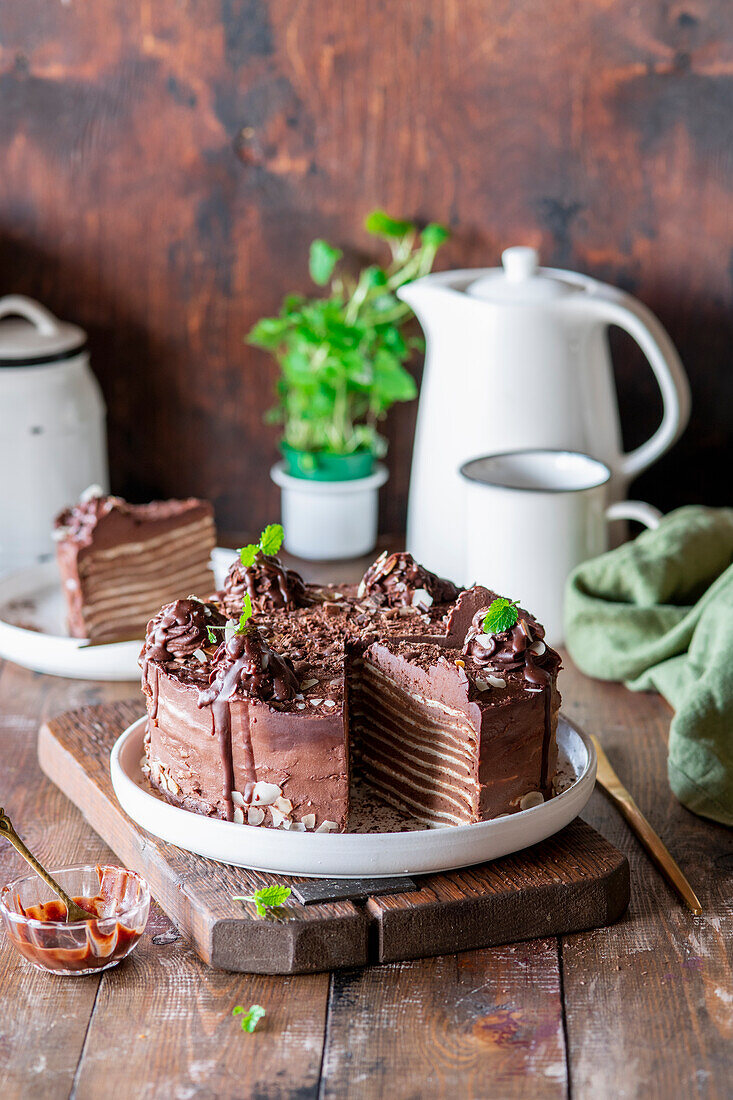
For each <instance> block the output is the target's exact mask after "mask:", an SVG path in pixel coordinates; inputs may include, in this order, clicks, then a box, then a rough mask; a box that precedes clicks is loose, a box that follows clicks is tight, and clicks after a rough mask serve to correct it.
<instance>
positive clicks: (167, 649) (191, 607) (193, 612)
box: [143, 596, 226, 661]
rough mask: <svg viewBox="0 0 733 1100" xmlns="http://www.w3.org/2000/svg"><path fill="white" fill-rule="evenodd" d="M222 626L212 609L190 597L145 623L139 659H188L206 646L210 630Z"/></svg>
mask: <svg viewBox="0 0 733 1100" xmlns="http://www.w3.org/2000/svg"><path fill="white" fill-rule="evenodd" d="M225 622H226V620H225V619H224V617H223V615H221V614H220V613H219V611H218V610H217V609H216V608H215V607H213V606H212V605H211V604H206V603H203V602H202V601H201V600H197V599H196V598H195V597H193V596H189V598H188V599H187V600H175V601H174V603H169V604H166V606H165V607H163V608H162V609H161V610H160V611H159V612H158V614H157V615H156V616H155V618H154V619H151V620H150V622H149V623H148V628H147V631H146V634H145V645H144V647H143V656H144V657H147V658H148V660H151V661H172V660H175V658H176V657H188V656H190V654H192V653H194V652H195V651H196V650H197V649H200V648H201V647H202V646H205V645H209V644H210V641H209V629H210V628H214V627H216V628H218V629H219V630H221V629H222V628H223V627H224V624H225ZM217 640H218V639H217Z"/></svg>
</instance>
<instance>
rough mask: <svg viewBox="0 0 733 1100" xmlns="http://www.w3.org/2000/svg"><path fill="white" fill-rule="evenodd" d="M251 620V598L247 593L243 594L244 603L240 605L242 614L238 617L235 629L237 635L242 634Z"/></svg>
mask: <svg viewBox="0 0 733 1100" xmlns="http://www.w3.org/2000/svg"><path fill="white" fill-rule="evenodd" d="M251 618H252V598H251V596H250V594H249V592H245V594H244V603H243V604H242V614H241V615H240V616H239V626H238V627H237V634H242V633H243V631H244V630H245V629H246V626H247V623H248V621H249V620H250V619H251Z"/></svg>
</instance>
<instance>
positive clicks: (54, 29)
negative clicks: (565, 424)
mask: <svg viewBox="0 0 733 1100" xmlns="http://www.w3.org/2000/svg"><path fill="white" fill-rule="evenodd" d="M0 63H1V72H0V164H1V165H2V169H1V170H0V272H1V273H2V283H1V285H0V289H2V290H3V291H18V292H22V293H27V294H30V295H33V296H36V297H38V298H40V299H41V300H43V301H44V302H46V303H47V304H48V305H49V306H50V307H51V308H52V309H54V310H55V311H56V312H58V313H59V314H60V315H61V316H63V317H66V318H68V319H73V320H75V321H77V322H79V323H80V324H82V325H84V326H85V327H86V328H87V329H88V331H89V333H90V337H91V343H92V348H93V355H94V367H95V370H96V372H97V375H98V377H99V379H100V381H101V383H102V386H103V388H104V392H105V395H106V398H107V402H108V405H109V431H110V451H111V459H112V464H113V482H114V487H115V488H116V489H117V490H118V491H121V492H123V493H126V494H128V495H129V496H130V498H131V499H143V498H148V497H150V496H153V495H161V494H163V495H168V494H186V493H189V492H192V493H197V494H201V495H205V496H210V497H211V498H212V499H213V500H214V501H215V502H216V507H217V513H218V518H219V521H220V523H221V524H222V525H223V526H224V527H226V528H229V529H232V528H235V529H236V528H239V529H242V528H250V529H251V528H256V527H258V526H259V525H260V524H263V523H265V522H266V521H269V520H271V519H272V518H273V517H274V516H275V514H276V510H277V493H276V490H275V489H274V487H273V486H272V485H271V484H270V482H269V479H268V477H267V469H268V467H269V465H270V463H271V461H272V460H273V458H274V446H275V434H274V430H273V429H272V428H269V427H265V426H264V425H263V423H262V413H263V411H264V410H265V409H266V408H267V407H268V404H269V401H270V395H271V387H272V383H273V379H274V370H273V367H272V366H271V364H270V362H269V360H268V359H267V358H266V357H265V356H264V355H262V354H260V353H259V352H255V351H254V350H251V349H248V348H246V347H245V346H244V345H243V343H242V337H243V335H244V334H245V332H246V331H247V329H248V328H249V326H250V325H251V323H252V322H253V321H254V320H255V319H256V318H257V317H258V316H260V315H262V314H264V313H267V312H271V311H273V310H275V309H276V307H277V306H278V304H279V301H280V299H281V297H282V295H283V294H284V293H285V292H287V291H293V290H302V289H305V288H307V287H308V280H307V265H306V254H307V247H308V244H309V242H310V240H311V238H313V237H314V236H325V237H327V238H329V239H331V240H333V241H334V242H336V243H338V244H339V245H341V246H343V247H347V248H353V249H355V250H360V249H361V250H363V249H366V248H367V247H369V241H368V239H367V237H366V235H365V234H364V233H363V232H362V230H361V223H362V219H363V217H364V215H365V213H366V212H367V211H369V210H370V209H371V208H372V207H375V206H384V207H386V208H387V209H388V210H389V211H390V212H392V213H394V214H395V215H398V216H418V217H422V218H429V219H435V220H442V221H445V222H447V223H448V224H450V226H451V227H452V229H453V232H454V237H453V240H452V242H451V244H450V247H449V248H447V249H446V250H445V252H444V254H443V255H442V257H441V262H442V265H443V266H449V265H450V266H471V265H476V266H479V265H484V264H492V263H495V262H496V261H497V260H498V255H499V252H500V250H501V248H502V247H504V246H505V245H507V244H515V243H532V244H535V245H537V246H539V247H540V248H541V251H542V257H543V260H544V262H546V263H550V264H554V265H561V266H569V267H575V268H577V269H579V270H582V271H585V272H589V273H591V274H594V275H596V276H599V277H601V278H603V279H607V280H609V281H611V282H614V283H617V284H619V285H621V286H623V287H625V288H627V289H628V290H630V291H632V292H633V293H634V294H636V295H638V296H639V297H640V298H642V299H643V300H644V301H645V302H646V303H647V304H648V305H649V306H651V308H652V309H654V310H655V311H656V312H657V313H658V314H659V315H660V317H661V318H662V320H663V322H664V323H665V324H666V325H667V326H668V328H669V330H670V331H671V333H672V335H673V338H674V339H675V341H676V342H677V344H678V346H679V348H680V351H681V354H682V357H683V360H684V362H685V365H686V367H687V370H688V372H689V375H690V378H691V381H692V388H693V402H694V408H693V420H692V423H691V425H690V428H689V429H688V431H687V434H686V436H685V437H684V439H683V441H682V442H681V443H680V444H678V446H677V447H676V448H675V449H674V451H673V452H672V453H670V454H669V455H668V456H667V457H666V458H665V459H664V460H663V461H662V462H660V463H659V464H658V465H657V466H656V467H655V468H654V469H653V471H651V472H650V473H648V474H647V475H645V476H644V477H643V478H642V479H640V481H639V483H638V484H637V486H636V489H637V491H638V492H639V493H641V494H644V495H646V496H647V498H648V499H650V500H652V501H654V502H655V503H657V504H658V505H660V506H661V507H662V508H665V509H667V508H669V507H671V506H673V505H675V504H678V503H683V502H688V501H693V500H701V501H707V502H710V503H722V502H724V501H725V500H726V496H728V497H729V496H730V493H729V491H728V490H729V489H730V451H729V450H728V448H727V444H728V441H729V435H728V433H729V429H730V421H731V404H732V399H733V382H732V381H731V379H732V377H733V214H732V198H733V5H732V4H731V3H730V0H685V2H676V0H645V2H644V3H639V2H638V0H391V2H388V0H259V2H258V0H104V2H99V0H97V2H93V0H66V2H61V3H59V2H55V3H51V2H49V0H2V4H0ZM618 352H619V356H618V374H619V384H620V387H621V390H622V405H623V410H624V413H625V418H626V424H627V432H626V435H627V442H628V443H629V444H634V443H635V442H638V441H640V439H641V438H643V437H644V436H645V435H647V434H649V433H650V431H651V429H652V428H653V426H654V423H655V419H656V417H657V416H658V414H659V409H658V403H657V401H656V398H655V396H654V385H653V383H652V381H651V378H650V375H649V372H648V371H647V370H646V369H645V368H644V366H643V364H642V363H640V361H639V359H638V357H637V356H636V355H635V354H634V353H633V351H632V350H631V349H630V348H629V347H628V346H627V344H626V343H624V342H619V347H618ZM413 423H414V409H412V408H401V409H399V410H398V411H397V412H396V414H395V415H393V417H392V419H391V422H390V430H389V435H390V438H391V457H390V463H391V467H392V480H391V482H390V483H389V486H388V487H387V489H386V490H384V491H383V493H384V499H383V517H382V518H383V526H384V527H385V529H388V530H396V529H397V528H398V527H399V526H400V525H401V523H402V521H403V516H404V507H405V498H406V488H407V477H408V469H409V459H410V451H411V436H412V429H413Z"/></svg>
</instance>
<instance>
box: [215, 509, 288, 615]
mask: <svg viewBox="0 0 733 1100" xmlns="http://www.w3.org/2000/svg"><path fill="white" fill-rule="evenodd" d="M281 545H282V527H280V525H279V524H270V526H269V527H266V528H265V530H264V531H263V532H262V534H261V535H260V541H259V542H258V543H253V544H251V545H249V546H244V547H242V549H241V550H240V551H239V561H235V562H234V564H233V565H232V566H231V568H230V570H229V572H228V574H227V577H226V580H225V581H224V588H223V591H222V592H221V593H220V599H221V602H222V603H223V605H224V607H225V608H226V610H227V612H228V614H230V615H234V616H236V617H239V615H240V614H241V612H242V608H243V606H244V601H245V597H246V596H249V598H250V600H251V601H252V607H253V608H254V609H255V610H256V611H280V610H285V611H293V610H294V609H295V608H296V607H307V606H308V604H309V603H310V600H309V599H308V595H307V591H306V586H305V581H304V580H303V578H302V577H301V575H300V573H297V572H296V571H295V570H294V569H286V568H285V566H284V565H283V563H282V562H281V561H280V559H279V558H278V557H277V551H278V550H279V549H280V547H281Z"/></svg>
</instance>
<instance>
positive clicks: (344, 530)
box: [270, 462, 389, 561]
mask: <svg viewBox="0 0 733 1100" xmlns="http://www.w3.org/2000/svg"><path fill="white" fill-rule="evenodd" d="M270 477H271V478H272V480H273V481H274V482H275V484H276V485H279V486H280V488H281V490H282V524H283V527H284V528H285V547H286V549H287V550H288V551H289V552H290V553H291V554H295V556H296V557H298V558H305V559H306V560H308V561H336V560H337V559H341V558H358V557H360V556H361V555H362V554H368V553H369V552H370V550H373V549H374V547H375V546H376V543H377V506H378V503H379V487H380V486H381V485H384V483H385V481H386V480H387V478H388V477H389V474H388V472H387V470H386V468H385V467H384V466H382V465H381V464H380V465H377V467H376V469H375V471H374V473H373V474H370V475H369V477H359V478H355V479H354V480H353V481H311V480H310V479H309V478H302V477H292V476H291V475H290V474H287V473H286V472H285V464H284V463H283V462H278V463H277V464H276V465H275V466H273V467H272V469H271V470H270Z"/></svg>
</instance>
